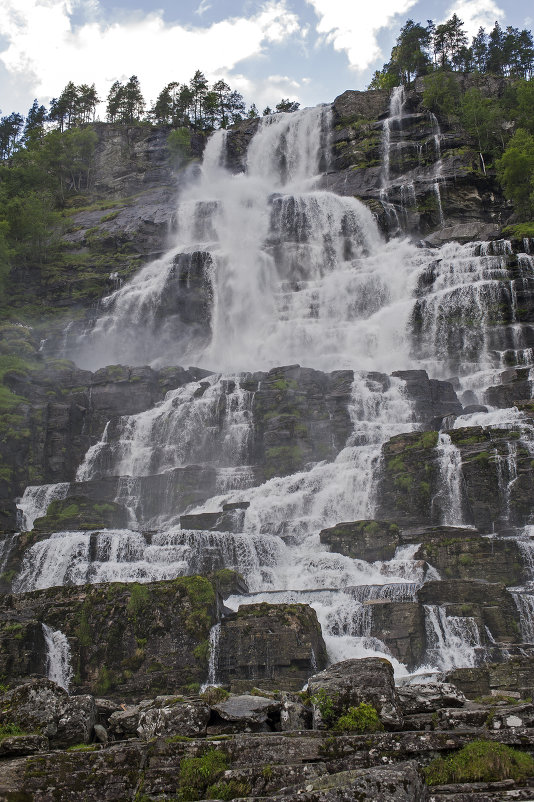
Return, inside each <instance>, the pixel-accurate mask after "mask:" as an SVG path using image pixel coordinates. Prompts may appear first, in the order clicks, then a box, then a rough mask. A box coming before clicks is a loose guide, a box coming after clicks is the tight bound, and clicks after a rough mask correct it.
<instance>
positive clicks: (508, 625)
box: [417, 579, 519, 643]
mask: <svg viewBox="0 0 534 802" xmlns="http://www.w3.org/2000/svg"><path fill="white" fill-rule="evenodd" d="M417 598H418V600H419V601H420V602H421V604H425V605H438V606H439V607H444V608H445V611H446V614H447V615H449V616H459V617H465V618H471V619H473V620H474V621H475V623H476V626H477V628H478V630H479V633H480V637H481V641H482V642H485V641H486V637H487V636H486V627H487V629H488V630H489V632H490V633H491V635H492V637H493V638H494V640H495V641H500V642H502V643H514V642H516V641H517V640H518V636H519V613H518V610H517V607H516V605H515V604H514V600H513V598H512V595H511V594H510V593H509V592H508V591H507V590H506V588H505V587H504V585H499V584H490V583H489V582H477V581H474V582H467V581H465V580H461V579H444V580H442V581H439V582H436V581H435V582H426V583H425V584H424V585H423V587H422V588H420V589H419V590H418V591H417Z"/></svg>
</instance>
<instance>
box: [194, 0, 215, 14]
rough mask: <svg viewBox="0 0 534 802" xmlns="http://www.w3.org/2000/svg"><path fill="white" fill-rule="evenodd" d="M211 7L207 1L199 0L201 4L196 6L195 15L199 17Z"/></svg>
mask: <svg viewBox="0 0 534 802" xmlns="http://www.w3.org/2000/svg"><path fill="white" fill-rule="evenodd" d="M211 7H212V6H211V3H209V2H208V0H201V2H200V3H199V4H198V7H197V8H196V9H195V14H198V16H199V17H201V16H202V14H205V13H206V11H208V10H209V9H210V8H211Z"/></svg>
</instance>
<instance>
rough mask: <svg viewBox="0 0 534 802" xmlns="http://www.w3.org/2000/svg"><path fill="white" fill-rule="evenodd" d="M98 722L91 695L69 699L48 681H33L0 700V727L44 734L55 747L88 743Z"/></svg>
mask: <svg viewBox="0 0 534 802" xmlns="http://www.w3.org/2000/svg"><path fill="white" fill-rule="evenodd" d="M95 721H96V705H95V700H94V699H93V697H92V696H69V695H68V693H67V692H66V691H65V690H63V688H60V687H59V685H56V683H55V682H52V681H51V680H48V679H37V680H31V681H29V682H27V683H26V684H24V685H19V686H17V687H16V688H14V689H13V690H11V691H8V692H7V693H5V694H4V695H3V696H2V697H1V699H0V724H8V723H9V724H16V725H18V726H19V727H20V729H21V730H23V731H25V732H26V733H28V734H39V735H44V736H45V737H46V738H48V739H49V741H50V745H51V746H53V747H56V748H58V747H68V746H74V745H76V744H81V743H89V741H90V740H91V736H92V733H93V727H94V724H95Z"/></svg>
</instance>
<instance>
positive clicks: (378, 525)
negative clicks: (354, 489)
mask: <svg viewBox="0 0 534 802" xmlns="http://www.w3.org/2000/svg"><path fill="white" fill-rule="evenodd" d="M319 538H320V540H321V543H324V544H325V545H326V546H329V548H330V550H331V551H336V552H339V554H344V555H345V556H347V557H352V558H353V559H355V560H366V561H367V562H374V561H375V560H391V559H392V558H393V557H394V555H395V549H396V548H397V546H398V545H399V544H400V538H399V527H398V526H397V525H396V524H390V523H387V522H385V521H352V522H350V523H341V524H336V526H332V527H331V528H330V529H323V530H322V532H320V533H319Z"/></svg>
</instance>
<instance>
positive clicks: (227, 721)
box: [0, 659, 534, 802]
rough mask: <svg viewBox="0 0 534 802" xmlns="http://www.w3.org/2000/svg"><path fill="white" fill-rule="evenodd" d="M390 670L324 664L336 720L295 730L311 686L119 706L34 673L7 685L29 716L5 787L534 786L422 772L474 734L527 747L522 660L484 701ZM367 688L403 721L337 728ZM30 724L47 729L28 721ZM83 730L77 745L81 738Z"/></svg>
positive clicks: (306, 793) (421, 792) (315, 789)
mask: <svg viewBox="0 0 534 802" xmlns="http://www.w3.org/2000/svg"><path fill="white" fill-rule="evenodd" d="M489 668H490V670H493V669H495V668H497V669H498V668H500V669H502V666H501V667H494V666H492V667H489ZM524 668H526V666H524ZM472 671H473V672H474V671H476V669H473V670H472ZM456 673H458V672H456ZM391 676H392V672H391V666H389V664H388V663H387V662H386V661H381V660H375V659H371V660H369V659H364V660H361V661H358V660H350V661H346V662H344V663H340V664H337V666H336V665H334V666H332V667H331V668H330V669H329V670H328V671H325V672H322V673H321V674H318V675H316V676H315V677H314V678H312V680H311V682H310V688H309V691H310V692H311V691H314V693H313V695H312V697H311V701H312V703H313V705H314V707H315V713H316V716H315V718H316V726H317V725H318V723H319V721H318V719H319V714H320V712H321V710H322V711H323V713H324V714H325V715H321V726H323V727H324V726H325V725H326V724H327V719H330V723H329V727H330V728H329V729H326V730H324V729H321V730H317V729H315V730H313V731H310V729H309V728H310V727H311V726H312V721H311V718H309V719H308V720H306V719H305V718H300V719H298V721H299V725H300V726H299V728H298V730H295V729H293V730H290V731H284V725H283V711H284V710H287V706H288V705H295V706H296V705H298V704H300V706H301V707H303V708H305V703H306V697H305V698H302V697H303V695H302V694H301V695H300V697H299V696H296V695H292V694H287V693H285V694H284V693H281V692H275V693H269V692H268V691H262V690H258V689H256V690H255V691H254V693H253V694H252V695H244V696H243V695H241V696H239V695H238V696H236V695H228V694H226V693H225V692H224V691H222V690H221V689H220V688H211V689H208V691H206V692H205V693H204V694H201V696H200V698H198V697H192V698H182V697H180V696H172V697H169V696H160V697H157V698H155V699H146V700H144V701H143V702H141V703H140V704H138V705H124V704H123V705H121V706H120V708H119V707H117V706H116V705H114V704H113V703H108V702H106V700H103V699H99V700H96V702H95V700H94V699H93V698H92V697H85V696H82V697H69V696H68V695H67V694H66V693H65V692H64V691H63V690H62V689H60V688H58V687H57V686H55V685H54V683H51V682H49V681H48V680H39V681H32V682H29V683H26V684H25V685H23V686H19V687H17V688H14V689H13V690H12V691H9V692H8V693H7V694H6V693H4V695H3V696H2V697H1V698H0V708H1V711H2V712H1V715H0V726H1V727H4V728H8V729H9V728H11V729H13V728H15V727H16V726H19V734H17V735H8V736H2V735H0V755H2V761H0V798H2V799H5V800H6V802H15V800H18V799H21V798H24V800H25V802H39V800H40V799H42V798H46V795H47V794H49V793H50V791H53V792H54V794H55V795H56V796H57V797H58V798H61V799H62V800H66V802H74V801H75V800H77V799H79V798H80V795H83V798H84V799H87V800H88V802H97V800H98V802H102V801H103V802H123V800H125V799H133V798H134V797H135V795H136V794H138V792H139V788H142V790H143V794H144V795H145V796H146V797H147V798H148V799H152V798H154V799H156V798H158V797H161V796H162V795H165V796H169V795H176V793H177V792H178V794H179V795H180V796H182V797H184V798H185V799H191V798H195V797H198V798H201V797H202V798H208V799H209V798H212V799H215V798H219V799H225V798H239V799H250V800H255V799H257V800H258V802H259V800H260V799H261V800H263V801H264V802H265V800H272V802H274V801H275V800H280V799H281V800H288V802H289V800H294V799H297V798H298V799H301V798H302V799H305V800H308V802H340V800H347V802H348V800H354V799H355V798H356V797H357V798H358V799H360V800H367V799H368V800H382V802H391V800H394V799H395V800H397V799H405V800H406V802H408V800H409V802H412V801H413V800H420V801H421V802H423V800H427V799H428V798H429V791H430V790H431V793H432V795H433V796H436V798H438V799H442V798H443V799H447V798H451V799H458V798H462V799H469V800H470V799H473V800H474V799H479V798H491V799H493V798H500V796H499V794H500V792H501V791H503V790H505V791H506V793H507V796H509V795H513V797H514V798H525V799H526V798H527V797H528V794H530V795H532V787H531V784H529V783H528V782H527V783H518V782H514V781H513V780H509V781H506V782H505V783H503V782H494V783H470V784H468V785H465V784H464V785H450V786H447V787H443V786H441V787H440V786H438V787H433V788H432V789H428V788H427V786H426V785H425V780H424V776H425V772H424V768H425V766H426V765H427V764H428V763H429V762H430V761H431V760H432V759H433V758H434V757H435V756H436V755H444V756H447V755H449V756H450V755H455V754H456V753H457V752H458V751H459V750H461V749H462V748H463V747H465V746H467V745H468V744H470V743H472V742H473V741H477V742H478V743H480V742H481V741H482V742H483V743H484V744H486V745H487V746H491V745H492V744H499V743H500V744H505V745H508V746H512V747H514V748H516V749H519V750H520V751H522V752H523V753H527V754H528V752H529V751H530V746H529V745H530V744H531V742H532V737H533V733H534V731H533V730H532V724H533V723H534V706H533V705H532V704H531V703H528V702H525V700H524V699H523V698H521V696H520V694H519V693H518V692H517V691H516V690H510V687H509V686H511V685H512V684H513V682H514V679H513V672H512V673H510V674H509V675H508V680H507V682H506V681H504V674H503V673H502V672H501V685H500V688H501V691H503V690H508V693H509V694H511V695H508V696H506V695H504V694H503V693H501V694H500V695H497V696H493V697H491V696H489V695H488V696H487V697H486V698H484V699H480V700H479V701H477V702H468V701H466V699H465V697H464V696H463V694H462V693H461V691H459V690H458V688H456V687H455V686H454V685H451V684H450V683H442V682H433V683H429V684H423V685H411V684H409V680H408V679H407V681H406V683H404V684H403V685H402V686H401V687H400V688H399V689H398V690H397V691H396V690H395V688H394V686H393V684H392V681H391ZM458 676H459V678H460V679H461V676H460V674H458ZM525 676H526V675H525ZM312 686H313V687H312ZM363 698H365V699H367V700H368V702H367V704H368V705H369V702H370V701H371V699H372V700H373V701H374V703H375V704H376V710H378V711H379V713H380V715H381V716H382V717H383V720H384V723H386V724H387V725H388V726H392V725H393V726H395V732H384V731H376V728H373V727H371V729H370V730H369V729H367V731H366V730H365V727H364V728H363V731H362V729H356V730H354V731H352V732H350V731H348V732H347V731H345V732H341V731H340V730H339V729H338V728H336V725H335V717H336V716H337V715H338V714H339V713H342V714H344V715H345V714H346V713H347V711H350V706H351V705H356V704H359V702H358V700H359V699H363ZM308 699H309V697H308ZM84 706H85V707H84ZM82 708H83V709H85V710H89V709H92V710H98V711H102V714H103V715H104V718H103V719H102V721H103V724H94V725H93V727H92V730H91V733H90V736H89V739H90V740H91V743H88V742H87V732H88V719H87V718H86V719H81V718H80V717H78V718H77V717H76V715H72V714H71V713H69V712H67V711H69V710H70V711H72V710H74V709H76V710H81V709H82ZM352 709H354V708H352ZM368 709H369V710H372V709H373V708H372V707H370V708H369V707H368ZM104 711H106V712H105V713H104ZM391 715H393V720H392V719H391ZM17 722H18V724H17ZM356 724H357V726H359V725H358V722H356ZM86 725H87V726H86ZM332 725H334V726H333V728H332ZM84 726H85V729H84ZM23 727H24V728H27V729H28V730H30V729H33V730H34V731H39V730H40V731H41V732H42V733H43V734H31V733H22V728H23ZM62 727H63V731H62ZM65 727H66V728H67V729H66V731H65ZM399 727H401V728H400V729H399ZM62 732H63V733H65V732H68V735H67V736H66V737H65V734H63V735H62ZM223 733H224V734H223ZM76 736H77V737H78V738H79V740H78V742H77V744H76V748H75V749H74V750H69V749H68V747H69V745H70V744H71V743H72V742H73V739H74V738H75V737H76ZM104 736H105V737H104ZM51 748H52V749H53V751H50V749H51ZM494 793H497V796H496V797H494ZM458 794H460V795H461V796H460V797H459V796H458ZM480 794H486V796H484V797H482V796H480ZM21 795H22V796H21ZM237 795H239V796H237ZM449 795H450V796H449Z"/></svg>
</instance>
